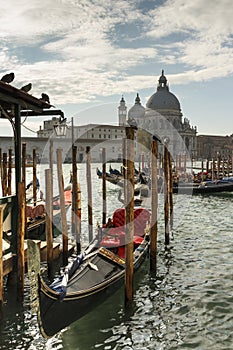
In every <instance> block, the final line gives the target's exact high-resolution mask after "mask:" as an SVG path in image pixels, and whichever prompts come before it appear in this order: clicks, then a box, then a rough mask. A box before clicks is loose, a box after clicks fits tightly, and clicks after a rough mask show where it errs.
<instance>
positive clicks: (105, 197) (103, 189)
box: [102, 148, 107, 225]
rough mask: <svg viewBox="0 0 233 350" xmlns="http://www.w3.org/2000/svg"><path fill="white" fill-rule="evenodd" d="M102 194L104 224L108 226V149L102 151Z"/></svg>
mask: <svg viewBox="0 0 233 350" xmlns="http://www.w3.org/2000/svg"><path fill="white" fill-rule="evenodd" d="M102 193H103V210H102V224H103V225H104V224H106V215H107V202H106V199H107V195H106V149H105V148H103V149H102Z"/></svg>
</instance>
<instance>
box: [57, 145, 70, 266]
mask: <svg viewBox="0 0 233 350" xmlns="http://www.w3.org/2000/svg"><path fill="white" fill-rule="evenodd" d="M57 176H58V185H59V196H60V209H61V223H62V251H63V264H64V265H67V263H68V229H67V220H66V208H65V195H64V178H63V173H62V149H59V148H58V149H57Z"/></svg>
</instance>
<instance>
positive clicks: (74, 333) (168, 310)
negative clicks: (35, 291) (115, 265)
mask: <svg viewBox="0 0 233 350" xmlns="http://www.w3.org/2000/svg"><path fill="white" fill-rule="evenodd" d="M112 166H115V165H112ZM44 167H45V166H44ZM96 167H97V165H96V164H92V191H93V223H94V225H96V223H97V221H99V222H101V212H102V200H101V195H102V182H101V180H99V179H98V178H97V176H96ZM116 167H117V168H119V165H116ZM78 170H79V180H80V183H81V190H82V208H83V210H82V235H83V238H82V243H83V245H85V244H87V239H88V238H87V236H88V235H87V200H86V198H87V195H86V193H87V189H86V173H85V165H84V164H80V165H79V167H78ZM40 171H41V173H40V175H39V179H40V182H41V185H42V186H43V178H44V168H43V167H42V169H41V170H40ZM69 173H70V165H68V164H66V165H64V177H65V183H66V182H67V181H68V180H69ZM30 176H31V174H30V169H28V179H29V178H30ZM107 188H108V192H107V210H108V216H110V215H111V212H112V211H113V210H114V209H115V208H117V207H119V206H121V204H120V203H119V202H118V201H117V195H118V188H117V187H116V186H114V185H111V184H108V185H107ZM174 203H175V205H174V227H173V231H172V235H171V244H170V247H169V249H165V247H164V227H163V198H162V195H160V196H159V220H158V227H159V242H158V271H157V275H154V274H153V273H150V270H149V261H148V259H147V260H146V261H145V263H144V265H143V266H142V267H141V268H140V270H139V271H138V273H137V274H136V275H135V281H134V289H135V292H134V301H133V304H132V306H131V308H130V309H125V307H124V289H123V288H122V289H119V290H117V291H116V293H114V294H113V295H112V296H111V297H110V298H109V299H108V300H106V302H105V303H104V304H102V305H100V306H99V307H97V308H96V309H95V310H93V311H92V312H90V313H89V314H87V315H86V316H85V317H84V318H82V319H81V320H79V321H77V322H75V323H73V324H72V325H71V326H70V327H67V328H66V329H65V330H63V331H62V332H60V333H59V334H57V335H56V336H54V337H52V338H50V339H44V338H43V337H42V336H41V334H40V332H39V328H38V325H37V320H36V317H35V316H33V315H31V313H30V307H29V287H28V280H27V277H26V281H25V289H26V293H25V300H24V304H23V305H20V304H18V303H16V301H15V291H14V290H10V289H6V290H5V307H4V314H3V315H2V316H1V322H0V349H9V350H10V349H12V350H13V349H14V350H15V349H25V350H26V349H30V350H34V349H67V350H91V349H101V350H102V349H104V350H110V349H111V350H120V349H121V350H123V349H124V350H131V349H133V350H146V349H148V350H149V349H151V350H152V349H153V350H154V349H156V350H178V349H180V350H181V349H182V350H186V349H187V350H188V349H196V350H209V349H213V350H230V349H232V348H233V273H232V271H233V243H232V242H233V216H232V212H233V193H231V194H215V195H208V196H203V195H196V196H191V195H182V194H178V195H174ZM145 205H148V203H145ZM94 228H95V227H94ZM54 322H56V320H54Z"/></svg>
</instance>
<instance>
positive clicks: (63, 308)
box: [38, 240, 149, 337]
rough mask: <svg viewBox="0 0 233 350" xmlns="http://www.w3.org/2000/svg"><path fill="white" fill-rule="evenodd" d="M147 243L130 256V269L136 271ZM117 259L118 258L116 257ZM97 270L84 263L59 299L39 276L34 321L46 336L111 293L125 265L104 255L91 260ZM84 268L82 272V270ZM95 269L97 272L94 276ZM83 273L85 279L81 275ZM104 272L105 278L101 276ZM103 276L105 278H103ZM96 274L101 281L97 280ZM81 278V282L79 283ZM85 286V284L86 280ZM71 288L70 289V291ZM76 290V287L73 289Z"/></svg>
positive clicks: (80, 315) (120, 277)
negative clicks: (36, 319)
mask: <svg viewBox="0 0 233 350" xmlns="http://www.w3.org/2000/svg"><path fill="white" fill-rule="evenodd" d="M148 246H149V243H148V241H147V240H144V241H143V244H142V245H141V246H140V248H139V250H138V251H137V252H136V255H135V258H134V270H135V271H136V270H137V269H138V268H139V267H140V265H141V264H142V262H143V261H144V259H145V256H146V255H147V252H148ZM120 260H121V259H120ZM92 261H93V262H94V264H95V265H96V266H98V267H99V270H98V271H94V270H91V268H90V269H89V270H88V267H87V266H86V267H84V268H83V270H82V272H81V273H80V274H79V273H78V274H77V276H76V277H77V279H76V280H75V278H76V277H74V278H73V279H72V280H73V285H72V286H71V287H68V290H67V294H66V297H65V298H64V299H63V300H62V301H60V296H59V293H57V292H54V291H53V290H52V289H50V288H49V287H48V286H47V285H46V284H45V283H44V281H43V279H42V278H41V277H40V280H39V300H40V303H39V304H40V308H39V313H38V321H39V325H40V329H41V332H42V334H43V335H44V336H45V337H50V336H53V335H54V334H56V333H57V332H59V331H60V330H62V329H64V328H65V327H67V326H69V325H70V324H71V323H73V322H74V321H77V320H78V319H80V318H81V317H83V316H84V315H86V314H87V313H88V312H90V311H91V310H92V309H93V308H94V307H96V306H98V305H100V304H101V303H102V302H104V301H105V300H106V299H107V298H108V297H109V296H111V295H112V294H113V293H114V292H115V291H116V290H117V289H118V288H119V287H120V286H122V285H123V283H124V277H125V267H124V264H118V263H117V262H113V261H111V259H108V258H106V257H104V256H98V258H96V259H94V260H92ZM87 265H88V263H87ZM85 272H86V273H85ZM98 273H100V276H99V277H98ZM82 275H83V276H84V275H85V280H84V277H83V276H82ZM103 275H105V278H103ZM106 276H107V278H106ZM98 278H100V280H101V279H102V281H101V282H100V283H98ZM83 281H84V286H82V283H83ZM89 281H90V286H89V288H86V289H85V284H86V282H87V285H88V284H89ZM72 289H74V291H73V292H72ZM75 290H76V291H75Z"/></svg>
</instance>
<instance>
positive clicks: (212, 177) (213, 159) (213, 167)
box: [212, 158, 214, 181]
mask: <svg viewBox="0 0 233 350" xmlns="http://www.w3.org/2000/svg"><path fill="white" fill-rule="evenodd" d="M212 181H214V159H213V158H212Z"/></svg>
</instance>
